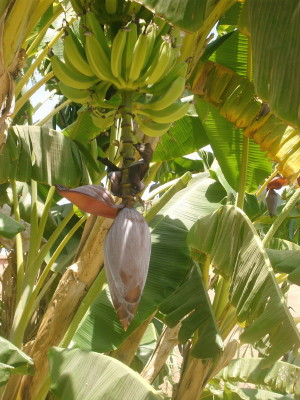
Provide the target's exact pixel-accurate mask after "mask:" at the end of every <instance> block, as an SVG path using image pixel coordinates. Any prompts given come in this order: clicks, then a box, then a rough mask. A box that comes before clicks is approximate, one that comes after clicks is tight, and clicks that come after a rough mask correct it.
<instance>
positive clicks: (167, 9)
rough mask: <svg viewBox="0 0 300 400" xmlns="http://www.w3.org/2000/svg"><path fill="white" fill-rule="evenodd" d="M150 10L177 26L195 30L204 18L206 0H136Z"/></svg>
mask: <svg viewBox="0 0 300 400" xmlns="http://www.w3.org/2000/svg"><path fill="white" fill-rule="evenodd" d="M138 3H141V4H143V6H145V7H147V8H148V9H149V10H150V11H152V12H153V13H155V14H156V15H159V16H161V17H163V18H164V19H166V20H167V21H169V22H171V23H172V24H174V25H177V26H178V27H179V28H181V29H183V30H185V31H188V32H195V31H196V30H198V29H199V28H200V27H201V26H202V23H203V21H204V20H205V13H206V8H207V5H208V3H209V1H208V0H138Z"/></svg>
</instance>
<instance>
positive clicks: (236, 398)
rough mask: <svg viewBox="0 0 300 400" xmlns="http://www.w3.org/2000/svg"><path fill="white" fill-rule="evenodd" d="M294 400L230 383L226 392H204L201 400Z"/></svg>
mask: <svg viewBox="0 0 300 400" xmlns="http://www.w3.org/2000/svg"><path fill="white" fill-rule="evenodd" d="M204 399H205V400H217V399H220V400H293V399H294V396H293V395H282V394H279V393H276V392H271V391H269V390H263V389H257V388H255V389H248V388H245V389H244V388H239V387H237V386H234V385H231V384H229V383H226V384H225V388H224V390H211V392H209V391H208V390H206V391H204V392H203V394H202V395H201V397H200V400H204Z"/></svg>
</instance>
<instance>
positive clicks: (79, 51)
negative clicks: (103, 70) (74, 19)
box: [64, 29, 94, 76]
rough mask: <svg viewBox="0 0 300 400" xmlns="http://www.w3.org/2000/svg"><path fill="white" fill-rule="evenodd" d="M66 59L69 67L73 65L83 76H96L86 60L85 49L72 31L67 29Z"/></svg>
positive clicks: (65, 41)
mask: <svg viewBox="0 0 300 400" xmlns="http://www.w3.org/2000/svg"><path fill="white" fill-rule="evenodd" d="M64 59H65V61H66V64H67V65H68V64H70V65H73V67H74V68H75V69H76V70H77V71H79V72H80V73H81V74H83V75H86V76H94V73H93V71H92V70H91V67H90V66H89V63H88V61H87V59H86V55H85V51H84V48H83V47H82V46H81V44H80V43H79V41H78V39H77V37H76V36H75V35H74V33H73V32H72V31H71V29H67V36H66V37H65V38H64Z"/></svg>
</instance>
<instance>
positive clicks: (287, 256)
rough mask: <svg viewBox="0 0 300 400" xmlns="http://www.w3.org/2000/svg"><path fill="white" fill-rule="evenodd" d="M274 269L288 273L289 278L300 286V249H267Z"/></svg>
mask: <svg viewBox="0 0 300 400" xmlns="http://www.w3.org/2000/svg"><path fill="white" fill-rule="evenodd" d="M266 252H267V254H268V257H269V259H270V261H271V264H272V267H273V269H274V271H276V272H280V273H283V274H288V280H289V281H290V282H291V283H295V284H296V285H299V286H300V251H299V250H273V249H267V250H266Z"/></svg>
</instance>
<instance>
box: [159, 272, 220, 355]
mask: <svg viewBox="0 0 300 400" xmlns="http://www.w3.org/2000/svg"><path fill="white" fill-rule="evenodd" d="M182 299H186V300H185V301H182ZM160 311H161V312H162V313H164V314H166V316H165V318H164V321H165V322H166V324H167V325H169V326H171V327H173V326H175V325H177V324H178V323H179V322H180V321H181V320H182V325H181V328H180V330H179V334H178V339H179V343H186V341H187V340H188V339H189V338H191V337H192V335H193V334H194V332H195V331H196V330H197V329H198V332H197V333H198V334H197V340H196V341H194V343H193V347H192V351H191V355H192V356H193V357H197V358H202V359H207V358H216V357H218V356H219V355H220V353H221V352H222V351H223V350H224V347H223V342H222V339H221V335H220V333H219V330H218V327H217V324H216V321H215V318H214V314H213V311H212V308H211V303H210V300H209V297H208V294H207V290H206V288H205V286H204V284H203V282H202V278H201V275H200V271H198V270H197V269H196V268H195V269H194V270H193V271H192V273H191V274H190V276H189V277H188V279H187V280H186V281H185V282H184V283H183V284H182V285H181V286H180V287H179V288H178V289H177V290H175V292H174V293H173V294H172V295H171V296H169V297H168V298H167V299H166V300H165V301H164V302H163V303H162V304H161V306H160ZM184 317H186V318H184Z"/></svg>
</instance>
